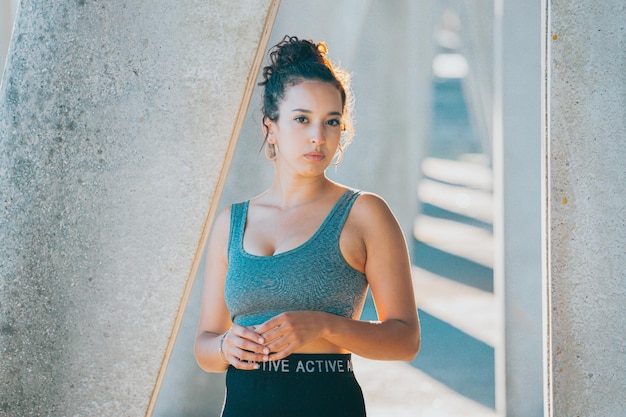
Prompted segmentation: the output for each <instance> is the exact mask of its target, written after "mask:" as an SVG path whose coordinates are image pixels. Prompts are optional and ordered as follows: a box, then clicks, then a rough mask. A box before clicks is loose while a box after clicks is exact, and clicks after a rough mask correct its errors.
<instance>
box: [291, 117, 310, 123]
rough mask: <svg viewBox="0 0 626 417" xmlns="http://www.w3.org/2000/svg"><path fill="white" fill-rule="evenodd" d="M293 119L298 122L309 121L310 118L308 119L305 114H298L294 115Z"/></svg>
mask: <svg viewBox="0 0 626 417" xmlns="http://www.w3.org/2000/svg"><path fill="white" fill-rule="evenodd" d="M293 120H295V121H296V122H298V123H306V122H308V121H309V119H307V118H306V117H305V116H296V117H294V119H293Z"/></svg>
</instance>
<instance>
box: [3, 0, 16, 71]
mask: <svg viewBox="0 0 626 417" xmlns="http://www.w3.org/2000/svg"><path fill="white" fill-rule="evenodd" d="M16 11H17V0H0V78H2V71H3V70H4V63H5V62H6V58H7V52H8V49H9V41H10V40H11V31H12V29H13V20H14V19H15V13H16Z"/></svg>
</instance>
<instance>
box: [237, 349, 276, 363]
mask: <svg viewBox="0 0 626 417" xmlns="http://www.w3.org/2000/svg"><path fill="white" fill-rule="evenodd" d="M265 349H266V350H267V353H263V354H259V353H256V352H252V351H249V350H246V349H241V348H237V347H233V348H231V349H229V351H228V355H229V358H232V359H233V360H234V362H236V361H240V362H267V361H268V360H269V349H268V348H265ZM231 363H233V361H231Z"/></svg>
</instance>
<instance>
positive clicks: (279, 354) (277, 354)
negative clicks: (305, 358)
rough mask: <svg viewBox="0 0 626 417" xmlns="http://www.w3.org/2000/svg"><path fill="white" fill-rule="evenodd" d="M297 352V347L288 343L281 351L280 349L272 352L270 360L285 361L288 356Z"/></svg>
mask: <svg viewBox="0 0 626 417" xmlns="http://www.w3.org/2000/svg"><path fill="white" fill-rule="evenodd" d="M295 350H296V349H295V346H294V345H291V344H289V343H288V344H286V345H284V346H283V347H282V348H281V349H278V350H276V351H274V350H272V353H271V354H270V355H269V360H270V361H279V360H281V359H285V358H286V357H287V356H289V355H291V354H292V353H294V352H295Z"/></svg>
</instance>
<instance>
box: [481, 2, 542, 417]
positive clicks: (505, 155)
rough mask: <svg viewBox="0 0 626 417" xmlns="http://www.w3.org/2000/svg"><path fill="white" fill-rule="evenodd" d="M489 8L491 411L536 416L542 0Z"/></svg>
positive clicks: (539, 407) (539, 377)
mask: <svg viewBox="0 0 626 417" xmlns="http://www.w3.org/2000/svg"><path fill="white" fill-rule="evenodd" d="M493 13H494V16H495V22H494V45H495V47H494V55H495V66H494V89H495V94H494V112H493V118H494V127H493V131H494V148H493V149H494V155H493V156H494V157H493V159H494V179H495V180H494V197H495V201H496V208H495V210H494V212H495V216H494V238H495V250H496V253H495V264H494V286H495V288H494V289H495V293H496V295H497V297H498V300H499V304H500V308H501V309H502V310H501V311H502V315H503V318H504V320H503V324H504V327H503V329H502V336H503V337H502V344H501V345H500V346H498V347H497V348H496V387H497V388H496V408H497V410H498V412H499V413H500V414H501V415H503V416H508V417H538V416H540V415H542V410H543V390H542V383H541V381H542V379H543V367H542V358H543V333H542V278H541V277H542V268H541V264H542V262H541V259H542V258H541V236H542V235H541V228H542V222H541V178H542V177H541V171H542V164H541V156H542V153H541V150H542V139H543V120H544V119H543V118H544V116H543V109H542V106H541V103H542V97H543V96H544V95H543V89H542V82H543V70H542V63H543V60H542V56H543V53H542V52H543V37H542V34H543V29H542V28H543V25H542V14H543V9H542V7H541V2H534V3H533V4H529V3H523V2H520V1H517V0H496V1H495V2H494V10H493ZM520 51H524V53H521V52H520Z"/></svg>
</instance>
